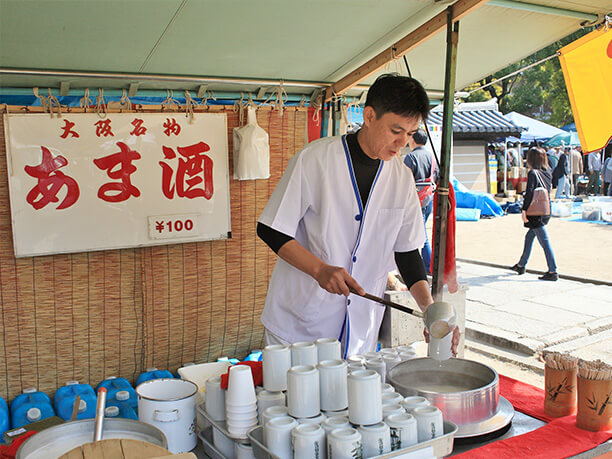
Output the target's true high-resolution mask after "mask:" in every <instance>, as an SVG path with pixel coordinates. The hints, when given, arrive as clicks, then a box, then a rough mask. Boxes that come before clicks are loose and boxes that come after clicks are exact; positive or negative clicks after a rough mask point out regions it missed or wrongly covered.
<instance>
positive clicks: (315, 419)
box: [297, 413, 327, 425]
mask: <svg viewBox="0 0 612 459" xmlns="http://www.w3.org/2000/svg"><path fill="white" fill-rule="evenodd" d="M326 419H327V416H325V415H324V414H323V413H319V414H318V415H317V416H313V417H311V418H298V419H297V422H298V424H316V425H321V424H322V423H323V422H325V420H326Z"/></svg>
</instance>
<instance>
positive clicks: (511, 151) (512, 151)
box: [508, 144, 521, 167]
mask: <svg viewBox="0 0 612 459" xmlns="http://www.w3.org/2000/svg"><path fill="white" fill-rule="evenodd" d="M508 147H511V148H508V167H514V166H516V167H518V166H520V165H521V155H520V154H519V152H518V150H517V149H516V148H515V147H516V145H515V144H508Z"/></svg>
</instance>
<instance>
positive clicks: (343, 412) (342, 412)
mask: <svg viewBox="0 0 612 459" xmlns="http://www.w3.org/2000/svg"><path fill="white" fill-rule="evenodd" d="M323 414H324V415H325V416H327V417H328V418H333V417H334V416H344V417H346V418H348V408H347V409H346V410H340V411H324V412H323Z"/></svg>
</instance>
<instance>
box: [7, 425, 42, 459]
mask: <svg viewBox="0 0 612 459" xmlns="http://www.w3.org/2000/svg"><path fill="white" fill-rule="evenodd" d="M35 433H36V431H35V430H30V431H28V432H26V433H24V434H23V435H20V436H18V437H16V438H13V441H12V442H11V444H10V445H8V446H7V445H0V459H15V456H16V455H17V450H18V449H19V447H20V446H21V444H22V443H23V442H24V441H26V440H27V439H28V438H30V437H31V436H32V435H34V434H35Z"/></svg>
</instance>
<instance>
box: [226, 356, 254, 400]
mask: <svg viewBox="0 0 612 459" xmlns="http://www.w3.org/2000/svg"><path fill="white" fill-rule="evenodd" d="M225 403H226V405H232V406H244V405H249V404H252V403H257V398H256V397H255V385H254V384H253V374H252V373H251V368H250V367H248V366H247V365H234V366H233V367H230V369H229V378H228V383H227V392H226V394H225Z"/></svg>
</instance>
